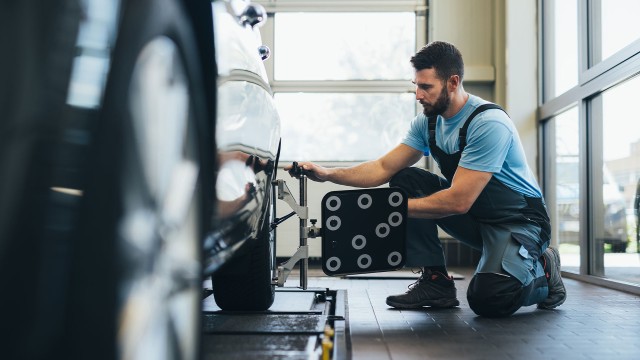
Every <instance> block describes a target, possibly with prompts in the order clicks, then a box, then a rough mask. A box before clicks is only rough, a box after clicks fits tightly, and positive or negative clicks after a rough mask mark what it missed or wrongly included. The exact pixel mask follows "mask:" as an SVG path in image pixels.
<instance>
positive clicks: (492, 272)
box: [285, 41, 566, 317]
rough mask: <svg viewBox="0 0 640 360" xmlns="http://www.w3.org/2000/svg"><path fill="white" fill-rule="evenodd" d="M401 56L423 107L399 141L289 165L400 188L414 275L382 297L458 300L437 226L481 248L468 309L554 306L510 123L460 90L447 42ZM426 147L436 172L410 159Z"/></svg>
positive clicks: (551, 253) (540, 221)
mask: <svg viewBox="0 0 640 360" xmlns="http://www.w3.org/2000/svg"><path fill="white" fill-rule="evenodd" d="M411 63H412V65H413V67H414V70H415V78H414V80H413V83H414V84H415V85H416V100H417V101H419V102H420V104H421V105H422V107H423V108H424V111H423V114H420V115H418V116H417V117H416V118H415V119H413V121H412V123H411V126H410V129H409V131H408V132H407V134H406V136H405V137H404V139H403V140H402V142H401V144H399V145H398V146H397V147H395V148H394V149H392V150H391V151H389V152H388V153H387V154H385V155H383V156H382V157H380V158H379V159H377V160H373V161H368V162H364V163H361V164H359V165H356V166H352V167H339V168H325V167H322V166H319V165H317V164H314V163H311V162H300V163H299V165H300V166H302V169H303V170H304V171H305V173H306V175H307V176H308V178H309V179H311V180H314V181H320V182H322V181H330V182H333V183H336V184H342V185H348V186H354V187H375V186H379V185H382V184H385V183H387V182H388V183H389V185H390V186H394V187H400V188H402V189H404V190H405V191H406V192H407V194H409V197H410V199H409V203H408V212H409V217H410V219H409V220H408V223H407V246H406V250H407V261H406V265H405V266H407V267H420V268H421V276H420V278H419V279H418V280H417V281H416V282H415V283H413V284H412V285H410V286H409V290H408V291H407V292H406V293H404V294H400V295H393V296H389V297H388V298H387V304H388V305H389V306H392V307H395V308H401V309H413V308H419V307H422V306H431V307H440V308H448V307H454V306H458V305H459V304H460V303H459V301H458V299H457V296H456V288H455V285H454V282H453V277H451V276H450V275H449V274H448V272H447V269H446V264H445V257H444V252H443V250H442V245H441V243H440V240H439V238H438V230H437V226H440V227H441V228H442V229H443V230H444V231H446V232H447V233H448V234H450V235H451V236H452V237H454V238H455V239H458V240H459V241H461V242H463V243H465V244H467V245H469V246H471V247H472V248H474V249H477V250H479V251H481V252H482V255H481V257H480V261H479V263H478V266H477V269H476V271H475V274H474V276H473V278H472V279H471V282H470V284H469V288H468V289H467V300H468V302H469V306H470V307H471V309H472V310H473V311H474V312H475V313H476V314H478V315H481V316H487V317H502V316H509V315H511V314H513V313H514V312H515V311H517V310H518V309H519V308H520V307H522V306H528V305H534V304H537V306H538V308H542V309H553V308H555V307H557V306H559V305H561V304H562V303H563V302H564V300H565V298H566V290H565V287H564V284H563V282H562V278H561V277H560V257H559V253H558V251H557V249H555V248H550V247H548V245H549V240H550V235H551V226H550V221H549V216H548V214H547V209H546V205H545V202H544V199H543V198H542V193H541V191H540V187H539V185H538V183H537V181H536V179H535V177H534V175H533V173H532V171H531V169H530V168H529V166H528V165H527V161H526V158H525V153H524V150H523V148H522V144H521V142H520V138H519V136H518V133H517V130H516V128H515V126H514V124H513V122H512V121H511V119H510V118H509V116H508V115H507V114H506V113H505V112H504V111H503V110H502V109H501V108H499V107H498V106H497V105H495V104H491V103H489V102H487V101H485V100H483V99H481V98H479V97H477V96H474V95H472V94H470V93H467V92H466V91H465V90H464V87H463V85H462V80H463V75H464V64H463V60H462V55H461V53H460V51H459V50H458V49H457V48H456V47H455V46H454V45H452V44H450V43H446V42H442V41H435V42H431V43H429V44H427V45H426V46H424V47H423V48H422V49H421V50H420V51H418V52H417V53H416V54H415V55H414V56H413V57H412V58H411ZM427 153H430V155H431V156H432V157H433V158H434V159H435V161H436V162H437V164H438V166H439V168H440V170H441V172H442V174H443V175H444V178H443V177H440V176H438V175H436V174H434V173H431V172H429V171H426V170H423V169H420V168H416V167H411V165H413V164H415V163H416V162H417V161H418V160H420V159H421V158H422V157H423V156H424V155H425V154H427ZM291 169H292V166H291V165H289V166H286V167H285V170H291ZM290 173H291V171H290Z"/></svg>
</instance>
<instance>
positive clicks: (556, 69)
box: [543, 0, 579, 99]
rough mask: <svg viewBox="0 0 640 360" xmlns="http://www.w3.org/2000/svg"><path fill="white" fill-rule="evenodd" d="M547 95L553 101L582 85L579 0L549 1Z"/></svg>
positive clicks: (546, 31)
mask: <svg viewBox="0 0 640 360" xmlns="http://www.w3.org/2000/svg"><path fill="white" fill-rule="evenodd" d="M545 4H546V5H547V6H545V9H544V10H545V13H544V15H545V24H546V26H545V27H544V34H543V36H544V39H545V42H544V47H545V51H544V54H545V65H546V66H545V80H546V81H545V83H544V85H545V86H544V89H545V95H546V99H552V98H553V97H555V96H557V95H561V94H562V93H564V92H565V91H567V90H569V89H571V88H572V87H574V86H576V85H578V73H579V67H578V1H577V0H553V1H547V2H545Z"/></svg>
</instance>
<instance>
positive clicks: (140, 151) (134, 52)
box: [79, 0, 213, 359]
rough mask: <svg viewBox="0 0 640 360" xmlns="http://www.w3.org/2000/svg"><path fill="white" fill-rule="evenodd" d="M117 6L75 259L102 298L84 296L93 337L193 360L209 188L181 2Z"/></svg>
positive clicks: (198, 91) (129, 355) (195, 71)
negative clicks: (89, 301) (79, 254)
mask: <svg viewBox="0 0 640 360" xmlns="http://www.w3.org/2000/svg"><path fill="white" fill-rule="evenodd" d="M123 4H124V9H123V12H122V14H123V15H122V20H121V27H120V31H119V34H118V41H117V43H116V47H115V50H114V54H113V57H114V61H113V65H112V66H113V67H112V69H111V72H110V75H109V80H108V85H107V89H106V95H105V102H104V111H103V117H102V118H101V119H100V123H99V124H98V126H97V129H96V132H95V136H96V138H97V139H96V143H97V153H96V155H95V159H96V161H95V162H94V165H95V168H93V170H94V171H93V177H92V179H91V181H90V184H89V186H88V189H87V196H86V198H87V199H86V200H87V208H88V211H87V212H88V215H87V216H88V221H86V224H85V225H84V226H85V231H84V234H85V236H83V237H84V238H85V239H84V241H86V242H88V243H89V245H85V246H84V255H85V256H84V258H88V259H91V260H90V261H93V267H94V269H95V272H94V281H95V279H101V280H102V281H103V282H102V283H101V284H100V285H102V286H103V288H102V295H103V296H104V297H107V300H97V302H96V303H93V305H94V306H96V307H97V309H95V308H94V309H93V310H94V311H100V312H103V313H106V315H102V316H101V317H98V318H97V320H99V321H97V322H98V325H99V326H101V327H104V328H107V329H108V330H107V331H105V330H103V329H102V328H101V329H99V330H98V335H100V334H101V333H105V332H106V333H107V334H106V338H107V339H108V338H109V337H110V338H111V343H112V344H115V345H116V346H115V351H114V354H115V357H117V358H124V359H134V358H140V359H176V358H177V359H195V358H197V357H198V355H199V339H200V330H201V329H200V315H201V295H202V282H201V271H202V269H201V251H202V248H201V247H202V245H201V243H202V241H201V240H202V239H203V237H204V229H205V228H206V226H205V225H206V224H205V223H206V220H207V219H209V217H208V216H207V214H204V211H203V210H202V209H203V208H204V205H203V204H204V203H206V202H207V199H204V198H203V196H202V194H203V193H204V191H203V188H204V187H205V186H209V185H210V183H209V182H207V181H208V180H207V179H202V176H201V174H202V173H208V171H202V170H203V169H202V168H203V167H206V166H207V165H206V164H205V163H204V162H203V159H208V157H207V156H206V155H203V154H204V151H206V146H204V143H205V140H203V139H206V135H205V134H203V133H204V131H201V130H202V124H204V123H206V121H208V120H209V119H208V117H207V111H206V103H205V98H204V96H203V93H204V91H202V84H201V83H200V80H199V79H200V70H199V66H200V65H199V62H198V60H197V50H196V47H195V44H194V42H193V40H192V39H193V33H192V31H191V27H190V24H189V23H188V20H187V17H186V16H185V14H184V12H183V9H182V8H181V6H180V3H179V2H177V1H175V0H158V1H151V0H142V1H129V2H125V3H123ZM208 151H213V149H208ZM110 259H111V260H110ZM84 265H85V266H79V267H80V268H86V265H87V264H84ZM89 266H90V264H89ZM109 270H112V271H113V273H109ZM101 275H103V276H101ZM90 286H93V288H94V292H99V291H100V289H96V288H95V285H90ZM111 296H112V297H111ZM110 309H113V310H110ZM88 312H89V311H85V313H88ZM93 316H97V315H93V314H91V316H89V317H88V318H87V319H84V321H91V320H92V317H93ZM109 317H111V319H110V320H108V318H109ZM114 318H115V322H114V320H113V319H114ZM106 321H111V322H113V325H109V323H105V322H106ZM111 331H113V333H114V335H110V334H109V333H111ZM94 336H95V335H94ZM108 346H109V344H104V347H108ZM96 350H98V351H99V350H100V346H98V347H97V349H94V351H96ZM107 351H108V349H107Z"/></svg>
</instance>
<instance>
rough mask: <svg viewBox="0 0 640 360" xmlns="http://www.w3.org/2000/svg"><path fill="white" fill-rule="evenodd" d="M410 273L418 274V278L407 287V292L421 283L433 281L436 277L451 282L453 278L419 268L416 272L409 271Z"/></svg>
mask: <svg viewBox="0 0 640 360" xmlns="http://www.w3.org/2000/svg"><path fill="white" fill-rule="evenodd" d="M411 272H412V273H414V274H420V277H419V278H418V280H416V281H415V282H414V283H413V284H410V285H409V286H407V288H408V289H409V290H413V288H415V287H416V286H418V285H419V284H420V283H421V282H424V281H434V280H436V279H437V278H438V277H443V278H445V279H448V280H453V278H452V277H450V276H445V275H444V274H442V273H440V272H438V271H431V270H430V269H422V268H420V269H418V270H414V269H411Z"/></svg>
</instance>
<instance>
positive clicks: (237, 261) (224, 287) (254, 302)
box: [211, 212, 275, 311]
mask: <svg viewBox="0 0 640 360" xmlns="http://www.w3.org/2000/svg"><path fill="white" fill-rule="evenodd" d="M265 220H267V221H264V222H263V225H262V229H261V231H260V234H259V236H258V238H256V239H249V240H247V242H248V244H245V245H244V248H243V249H241V251H240V253H238V254H236V255H235V256H234V257H233V258H231V259H230V260H229V261H227V262H226V263H225V265H224V266H223V267H222V268H220V269H219V270H218V271H216V272H215V273H214V274H213V275H212V276H211V283H212V286H213V295H214V298H215V301H216V304H218V306H219V307H220V308H221V309H222V310H228V311H262V310H267V309H269V308H270V307H271V305H272V304H273V300H274V295H275V285H274V284H272V281H271V277H272V271H273V268H274V261H273V254H274V251H275V247H274V244H275V242H274V240H275V239H274V231H273V230H271V220H272V214H270V212H269V216H268V219H265Z"/></svg>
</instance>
